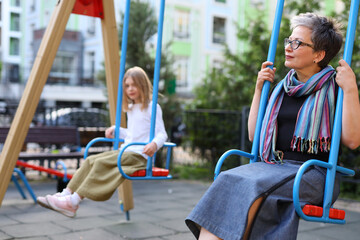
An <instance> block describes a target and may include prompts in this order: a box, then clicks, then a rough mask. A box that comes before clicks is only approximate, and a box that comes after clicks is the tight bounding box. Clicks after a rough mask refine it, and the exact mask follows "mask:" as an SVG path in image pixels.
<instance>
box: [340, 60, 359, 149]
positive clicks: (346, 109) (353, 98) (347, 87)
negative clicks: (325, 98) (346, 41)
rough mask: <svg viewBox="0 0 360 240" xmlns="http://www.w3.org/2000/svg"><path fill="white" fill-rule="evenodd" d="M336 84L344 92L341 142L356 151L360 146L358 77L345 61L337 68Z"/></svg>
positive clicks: (341, 61)
mask: <svg viewBox="0 0 360 240" xmlns="http://www.w3.org/2000/svg"><path fill="white" fill-rule="evenodd" d="M336 71H337V74H336V79H335V80H336V82H337V84H338V85H339V86H340V87H341V89H342V90H343V92H344V98H343V112H342V131H341V142H342V143H343V144H344V145H345V146H347V147H349V148H351V149H355V148H357V147H359V145H360V125H359V122H358V121H359V119H360V102H359V90H358V87H357V83H356V76H355V74H354V72H353V70H352V69H351V67H350V66H349V64H347V62H346V61H345V60H343V59H342V60H340V61H339V66H338V67H337V68H336Z"/></svg>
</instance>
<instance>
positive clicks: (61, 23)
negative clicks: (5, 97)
mask: <svg viewBox="0 0 360 240" xmlns="http://www.w3.org/2000/svg"><path fill="white" fill-rule="evenodd" d="M75 1H76V0H67V1H58V3H57V5H56V6H55V8H54V12H53V14H52V16H51V19H50V22H49V25H48V27H47V28H46V31H45V33H44V37H43V39H42V41H41V44H40V48H39V50H38V53H37V56H36V58H35V61H34V65H33V67H32V70H31V73H30V76H29V79H28V82H27V84H26V87H25V90H24V93H23V96H22V98H21V100H20V103H19V106H18V109H17V111H16V114H15V117H14V120H13V122H12V125H11V127H10V130H9V134H8V136H7V138H6V141H5V144H4V147H3V150H2V153H1V156H0V206H1V203H2V200H3V198H4V196H5V192H6V190H7V188H8V185H9V182H10V179H11V174H12V172H13V170H14V167H15V165H16V160H17V158H18V156H19V152H20V150H21V147H22V145H23V143H24V140H25V137H26V135H27V132H28V130H29V126H30V123H31V120H32V118H33V116H34V113H35V111H36V107H37V105H38V103H39V100H40V96H41V92H42V90H43V88H44V85H45V83H46V80H47V77H48V75H49V72H50V70H51V66H52V63H53V61H54V58H55V56H56V52H57V49H58V47H59V45H60V42H61V38H62V36H63V34H64V32H65V27H66V24H67V22H68V20H69V17H70V14H71V11H72V9H73V6H74V4H75Z"/></svg>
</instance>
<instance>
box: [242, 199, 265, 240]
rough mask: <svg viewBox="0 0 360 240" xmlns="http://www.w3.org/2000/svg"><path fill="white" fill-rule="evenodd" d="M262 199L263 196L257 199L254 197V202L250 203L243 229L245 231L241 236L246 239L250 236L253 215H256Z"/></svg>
mask: <svg viewBox="0 0 360 240" xmlns="http://www.w3.org/2000/svg"><path fill="white" fill-rule="evenodd" d="M263 200H264V197H259V198H258V199H256V200H255V201H254V203H253V204H252V205H251V207H250V209H249V213H248V221H247V225H246V229H245V233H244V237H243V239H244V240H247V239H248V238H249V236H250V232H251V227H252V224H253V222H254V219H255V216H256V214H257V212H258V210H259V208H260V206H261V204H262V202H263Z"/></svg>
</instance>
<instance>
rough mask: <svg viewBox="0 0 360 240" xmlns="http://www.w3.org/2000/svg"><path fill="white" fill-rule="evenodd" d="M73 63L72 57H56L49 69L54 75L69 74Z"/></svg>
mask: <svg viewBox="0 0 360 240" xmlns="http://www.w3.org/2000/svg"><path fill="white" fill-rule="evenodd" d="M73 63H74V57H73V56H66V55H63V56H61V55H57V56H56V57H55V60H54V63H53V65H52V68H51V72H54V73H71V72H72V71H73V70H74V69H72V68H71V66H73Z"/></svg>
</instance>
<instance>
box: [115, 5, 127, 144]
mask: <svg viewBox="0 0 360 240" xmlns="http://www.w3.org/2000/svg"><path fill="white" fill-rule="evenodd" d="M130 3H131V1H130V0H126V6H125V14H124V24H123V34H122V43H121V59H120V74H119V82H118V95H117V102H116V119H115V141H114V146H113V148H114V150H117V149H119V143H120V141H119V139H120V126H121V109H122V98H123V78H124V74H125V63H126V51H127V39H128V30H129V18H130Z"/></svg>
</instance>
